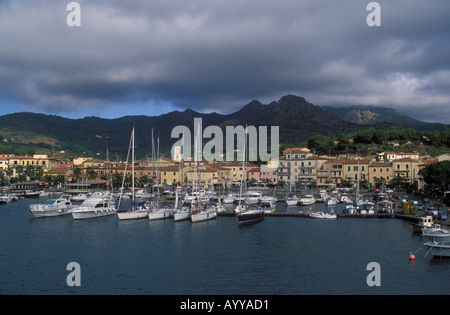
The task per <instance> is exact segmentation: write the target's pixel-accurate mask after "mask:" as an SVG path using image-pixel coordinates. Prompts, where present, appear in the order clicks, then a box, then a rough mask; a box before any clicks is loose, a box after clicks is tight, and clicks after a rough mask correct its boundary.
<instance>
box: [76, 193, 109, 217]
mask: <svg viewBox="0 0 450 315" xmlns="http://www.w3.org/2000/svg"><path fill="white" fill-rule="evenodd" d="M113 202H114V201H113V200H110V199H107V198H99V197H91V198H88V199H86V200H85V201H83V203H82V204H81V205H80V206H78V207H75V208H73V210H72V217H73V218H74V219H75V220H80V219H91V218H98V217H104V216H108V215H114V214H116V206H115V205H114V203H113Z"/></svg>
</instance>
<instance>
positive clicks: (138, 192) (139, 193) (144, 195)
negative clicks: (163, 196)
mask: <svg viewBox="0 0 450 315" xmlns="http://www.w3.org/2000/svg"><path fill="white" fill-rule="evenodd" d="M134 196H135V197H136V198H141V199H150V198H152V197H154V195H152V194H151V193H149V192H147V191H146V190H145V189H138V190H136V191H135V193H134Z"/></svg>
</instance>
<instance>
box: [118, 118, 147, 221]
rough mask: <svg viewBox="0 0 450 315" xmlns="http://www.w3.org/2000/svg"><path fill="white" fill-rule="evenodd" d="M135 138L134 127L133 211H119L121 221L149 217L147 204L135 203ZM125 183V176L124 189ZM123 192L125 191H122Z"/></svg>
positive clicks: (132, 146)
mask: <svg viewBox="0 0 450 315" xmlns="http://www.w3.org/2000/svg"><path fill="white" fill-rule="evenodd" d="M134 136H135V130H134V127H133V130H132V132H131V140H130V148H131V152H132V153H131V156H132V159H131V160H132V162H131V183H132V184H131V185H132V189H131V199H132V204H131V209H130V210H129V211H118V213H117V216H118V217H119V220H133V219H144V218H146V217H147V215H148V208H147V207H146V206H145V202H141V203H136V201H135V189H134V161H135V154H134ZM130 148H129V149H128V156H129V154H130ZM126 166H128V157H127V164H126ZM126 172H127V171H126V167H125V174H126ZM124 183H125V176H124V177H123V181H122V187H123V186H124ZM122 191H123V190H122ZM122 191H121V196H120V199H119V207H120V201H121V199H122Z"/></svg>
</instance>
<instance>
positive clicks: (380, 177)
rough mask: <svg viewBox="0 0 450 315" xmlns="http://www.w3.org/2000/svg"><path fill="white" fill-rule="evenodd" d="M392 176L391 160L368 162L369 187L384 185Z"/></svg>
mask: <svg viewBox="0 0 450 315" xmlns="http://www.w3.org/2000/svg"><path fill="white" fill-rule="evenodd" d="M393 177H394V171H393V167H392V162H375V161H373V162H371V163H370V164H369V175H368V180H369V187H376V186H377V185H382V186H383V185H385V184H387V183H388V182H389V181H390V180H392V178H393Z"/></svg>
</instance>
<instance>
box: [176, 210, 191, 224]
mask: <svg viewBox="0 0 450 315" xmlns="http://www.w3.org/2000/svg"><path fill="white" fill-rule="evenodd" d="M190 218H191V212H190V211H189V209H181V210H177V211H175V213H174V214H173V220H174V221H175V222H178V221H183V220H189V219H190Z"/></svg>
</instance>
